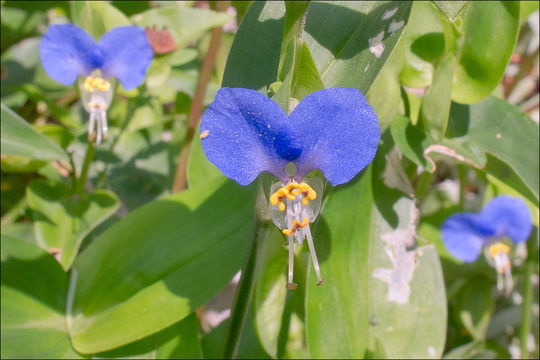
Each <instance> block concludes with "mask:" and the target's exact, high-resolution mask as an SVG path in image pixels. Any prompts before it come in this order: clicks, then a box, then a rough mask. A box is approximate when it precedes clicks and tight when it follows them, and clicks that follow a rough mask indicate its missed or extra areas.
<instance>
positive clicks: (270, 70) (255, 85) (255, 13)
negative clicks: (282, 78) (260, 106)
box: [222, 1, 285, 95]
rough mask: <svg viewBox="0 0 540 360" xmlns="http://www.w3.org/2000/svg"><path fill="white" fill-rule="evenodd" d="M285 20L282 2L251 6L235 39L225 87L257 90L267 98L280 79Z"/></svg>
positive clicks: (224, 83)
mask: <svg viewBox="0 0 540 360" xmlns="http://www.w3.org/2000/svg"><path fill="white" fill-rule="evenodd" d="M284 18H285V6H284V5H283V3H282V2H281V1H266V2H259V1H256V2H254V3H253V4H252V5H251V6H250V8H249V10H248V12H247V14H246V15H245V16H244V19H243V20H242V24H240V27H239V28H238V31H237V33H236V36H235V37H234V42H233V44H232V47H231V51H230V52H229V56H228V58H227V65H226V67H225V73H224V74H223V82H222V86H224V87H243V88H248V89H255V90H257V91H259V92H261V93H263V94H265V95H266V90H267V89H268V88H269V87H270V84H272V83H273V82H274V81H276V78H277V72H278V66H279V54H280V49H281V39H282V34H283V24H284ZM253 44H257V48H255V47H254V45H253Z"/></svg>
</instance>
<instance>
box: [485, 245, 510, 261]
mask: <svg viewBox="0 0 540 360" xmlns="http://www.w3.org/2000/svg"><path fill="white" fill-rule="evenodd" d="M501 251H503V252H505V253H506V254H508V252H509V251H510V248H508V246H506V245H504V244H503V243H495V244H493V245H491V246H490V247H489V256H491V257H492V258H494V257H495V256H497V254H499V253H500V252H501Z"/></svg>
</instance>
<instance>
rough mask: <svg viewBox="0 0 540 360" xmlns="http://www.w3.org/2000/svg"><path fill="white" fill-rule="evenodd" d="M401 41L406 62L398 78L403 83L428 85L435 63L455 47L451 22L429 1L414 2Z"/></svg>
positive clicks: (412, 85)
mask: <svg viewBox="0 0 540 360" xmlns="http://www.w3.org/2000/svg"><path fill="white" fill-rule="evenodd" d="M402 43H403V48H404V53H405V63H404V66H403V70H402V72H401V76H400V78H401V82H402V83H403V84H404V85H405V86H409V87H413V88H423V87H427V86H429V85H430V84H431V83H432V78H433V71H434V67H435V66H436V63H437V62H438V61H439V59H440V58H441V56H443V54H445V53H448V52H453V50H454V47H455V40H454V34H453V29H452V25H451V24H450V22H449V21H448V19H447V18H446V17H444V16H443V15H442V14H441V12H440V11H439V10H438V9H437V8H436V7H435V6H434V5H433V3H431V2H428V1H417V2H414V3H413V5H412V10H411V16H410V19H409V22H408V24H407V28H406V29H405V31H404V33H403V40H402Z"/></svg>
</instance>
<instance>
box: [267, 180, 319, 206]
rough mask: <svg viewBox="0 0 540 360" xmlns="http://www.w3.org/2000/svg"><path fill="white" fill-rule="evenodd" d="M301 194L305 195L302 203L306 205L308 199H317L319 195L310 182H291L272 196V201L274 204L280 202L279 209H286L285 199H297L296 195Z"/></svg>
mask: <svg viewBox="0 0 540 360" xmlns="http://www.w3.org/2000/svg"><path fill="white" fill-rule="evenodd" d="M300 194H302V195H303V198H302V204H304V206H306V205H307V204H308V200H315V198H316V197H317V193H316V192H315V190H313V189H312V188H311V186H309V185H308V184H306V183H300V184H299V183H297V182H290V183H288V184H287V185H285V186H284V187H282V188H280V189H279V190H278V191H276V192H275V193H273V194H272V196H270V203H271V204H272V205H277V204H279V210H280V211H284V210H285V204H283V199H284V198H287V199H289V200H291V201H293V200H295V199H296V196H297V195H300Z"/></svg>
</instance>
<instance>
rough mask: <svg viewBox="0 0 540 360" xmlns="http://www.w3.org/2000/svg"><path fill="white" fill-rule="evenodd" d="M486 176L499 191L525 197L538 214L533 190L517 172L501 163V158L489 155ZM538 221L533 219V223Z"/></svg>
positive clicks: (536, 200)
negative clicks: (502, 188) (502, 189)
mask: <svg viewBox="0 0 540 360" xmlns="http://www.w3.org/2000/svg"><path fill="white" fill-rule="evenodd" d="M487 160H488V161H487V164H486V175H487V178H488V180H489V182H491V183H493V184H495V185H496V186H497V187H498V188H499V189H501V187H504V188H505V191H504V193H507V194H511V195H513V196H517V195H518V194H519V195H521V196H523V197H525V199H526V200H527V201H528V202H529V203H530V204H531V205H533V207H534V208H536V210H535V211H536V212H538V199H537V197H536V196H535V195H534V194H533V193H532V192H531V190H530V189H529V188H528V187H527V185H525V183H524V182H523V180H522V179H521V178H520V177H519V176H518V175H517V174H516V172H515V171H514V170H513V169H512V168H511V167H510V166H508V165H507V164H506V163H504V162H503V161H501V160H500V159H499V158H497V157H495V156H492V155H490V154H487ZM533 213H534V212H533ZM535 220H536V221H538V217H536V219H535V218H534V217H533V222H534V221H535Z"/></svg>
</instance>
